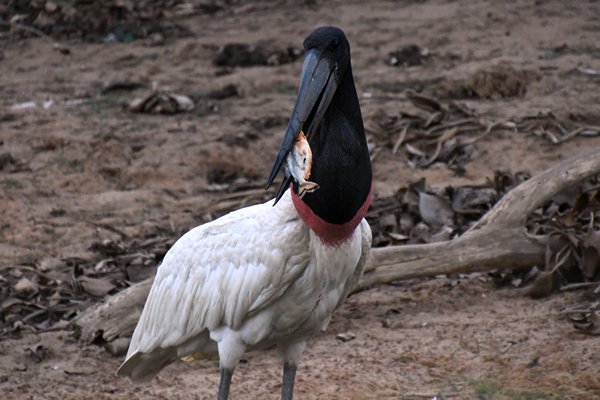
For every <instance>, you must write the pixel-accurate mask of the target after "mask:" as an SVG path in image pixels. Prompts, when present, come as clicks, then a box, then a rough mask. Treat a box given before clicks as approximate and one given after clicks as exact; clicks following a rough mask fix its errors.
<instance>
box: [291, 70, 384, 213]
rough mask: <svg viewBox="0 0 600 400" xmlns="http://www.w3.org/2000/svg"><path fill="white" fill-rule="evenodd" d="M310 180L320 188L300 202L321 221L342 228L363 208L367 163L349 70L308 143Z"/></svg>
mask: <svg viewBox="0 0 600 400" xmlns="http://www.w3.org/2000/svg"><path fill="white" fill-rule="evenodd" d="M310 146H311V149H312V154H313V162H312V171H311V175H310V180H311V181H313V182H316V183H318V184H319V186H320V188H319V189H318V190H316V191H315V192H312V193H307V194H306V195H305V196H304V197H303V199H302V200H303V201H304V202H305V203H306V204H307V205H308V206H309V207H310V208H311V209H312V211H313V212H314V213H315V214H317V215H318V216H319V217H321V218H322V219H323V220H325V221H327V222H330V223H334V224H343V223H346V222H348V221H350V220H351V219H352V218H353V217H354V216H355V215H356V213H357V211H358V210H359V209H360V207H361V206H362V205H363V204H364V202H365V200H366V199H367V196H368V195H369V191H370V189H371V181H372V174H371V160H370V157H369V149H368V147H367V140H366V138H365V132H364V127H363V121H362V115H361V113H360V106H359V104H358V96H357V95H356V88H355V87H354V77H353V76H352V68H351V67H350V66H348V70H347V71H346V73H345V74H344V77H343V78H342V80H341V82H340V84H339V86H338V88H337V90H336V93H335V95H334V97H333V98H332V100H331V103H330V105H329V107H328V109H327V111H326V113H325V115H324V116H323V120H322V121H321V124H320V126H319V128H318V130H317V131H316V132H315V133H314V135H313V137H312V138H311V139H310Z"/></svg>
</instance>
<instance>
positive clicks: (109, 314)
mask: <svg viewBox="0 0 600 400" xmlns="http://www.w3.org/2000/svg"><path fill="white" fill-rule="evenodd" d="M598 154H600V149H594V150H592V151H587V152H585V153H583V154H581V155H579V156H576V157H573V158H570V159H568V160H565V161H562V162H561V163H559V164H557V165H555V166H553V167H551V168H549V169H547V170H546V171H544V172H541V173H539V174H537V175H536V176H534V177H533V178H531V179H529V180H528V181H526V182H523V183H522V184H521V185H519V186H518V187H516V188H514V189H513V190H511V191H510V192H509V193H507V194H506V195H505V196H504V197H503V198H502V199H501V200H500V201H499V202H498V203H497V204H496V205H495V206H494V208H493V209H492V210H490V211H489V212H488V213H487V214H486V215H484V216H483V218H481V220H479V221H478V222H477V224H475V225H474V226H473V227H472V228H471V229H469V230H468V231H467V232H466V233H465V234H463V235H462V236H460V237H459V238H457V239H454V240H451V241H447V242H440V243H429V244H422V245H405V246H389V247H384V248H375V249H373V252H372V257H371V260H370V262H369V264H368V265H367V268H366V270H365V274H364V276H363V278H362V279H361V280H360V282H359V283H358V285H357V287H356V288H355V289H354V290H355V291H359V290H362V289H365V288H367V287H369V286H372V285H376V284H381V283H387V282H392V281H396V280H401V279H409V278H422V277H431V276H436V275H442V274H452V273H470V272H483V271H490V270H494V269H499V268H505V269H520V268H528V267H531V266H533V265H542V264H544V255H545V249H546V240H547V237H546V236H535V235H531V234H529V233H528V232H527V230H526V228H525V222H526V220H527V217H528V216H529V214H530V213H531V212H532V211H534V210H535V209H536V208H538V207H540V206H541V205H542V204H544V203H545V202H546V201H548V200H549V199H550V198H551V197H553V196H554V195H556V194H557V193H559V192H561V191H562V190H563V189H565V188H567V187H569V186H571V185H574V184H576V183H577V182H580V181H583V180H585V179H587V178H589V177H591V176H594V175H598V174H600V157H599V156H598ZM150 286H151V279H148V280H146V281H143V282H140V283H138V284H136V285H134V286H132V287H130V288H128V289H126V290H124V291H122V292H120V293H118V294H116V295H115V296H113V297H111V298H110V299H108V300H107V301H106V302H104V303H102V304H99V305H97V306H94V307H92V308H91V309H88V310H86V311H84V312H83V313H82V314H81V315H80V316H78V317H77V318H76V320H75V324H77V325H78V326H80V327H81V329H82V339H83V340H85V341H88V342H92V341H94V340H95V339H96V338H97V337H98V336H102V338H103V339H104V340H106V341H108V342H110V341H112V340H114V339H115V338H117V337H126V336H129V335H131V333H132V332H133V329H134V327H135V324H136V322H137V319H138V317H139V313H140V312H141V309H142V307H143V304H144V301H145V299H146V296H147V294H148V291H149V290H150Z"/></svg>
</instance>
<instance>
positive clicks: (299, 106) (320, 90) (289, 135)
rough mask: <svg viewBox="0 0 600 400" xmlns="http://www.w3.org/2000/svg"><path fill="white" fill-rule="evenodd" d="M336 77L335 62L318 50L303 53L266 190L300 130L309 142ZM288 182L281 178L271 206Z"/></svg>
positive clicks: (331, 93) (334, 87)
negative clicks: (296, 86) (294, 94)
mask: <svg viewBox="0 0 600 400" xmlns="http://www.w3.org/2000/svg"><path fill="white" fill-rule="evenodd" d="M340 78H341V76H340V72H339V69H338V65H337V63H335V62H334V61H332V60H331V59H330V58H328V57H324V56H323V55H322V54H321V52H320V51H318V50H314V49H313V50H309V51H308V52H306V54H305V56H304V65H303V66H302V75H301V77H300V89H299V90H298V98H297V99H296V105H295V106H294V111H293V112H292V116H291V118H290V122H289V123H288V127H287V130H286V132H285V136H284V138H283V143H282V144H281V148H280V149H279V153H278V154H277V159H276V160H275V164H274V165H273V169H271V173H270V174H269V179H268V181H267V186H266V189H268V188H269V187H270V186H271V185H272V184H273V180H274V179H275V177H276V176H277V173H278V172H279V170H280V169H281V166H282V164H283V163H284V161H285V159H286V157H287V156H288V154H289V152H290V150H292V147H293V146H294V143H295V141H296V138H297V137H298V135H299V134H300V131H301V130H302V131H304V134H305V135H306V138H307V139H308V140H309V143H310V138H311V137H312V135H313V134H314V132H315V131H316V130H317V127H318V126H319V124H320V123H321V120H322V119H323V115H324V114H325V111H327V107H329V103H330V102H331V99H332V97H333V95H334V94H335V90H336V89H337V86H338V83H339V80H340ZM290 181H291V178H286V179H284V180H283V183H282V185H281V187H280V188H279V190H278V191H277V195H276V196H275V203H274V204H273V205H275V204H277V202H278V201H279V199H280V198H281V196H282V195H283V193H284V192H285V190H286V189H287V188H288V187H289V185H290Z"/></svg>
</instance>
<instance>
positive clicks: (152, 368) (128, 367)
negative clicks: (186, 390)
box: [117, 349, 177, 383]
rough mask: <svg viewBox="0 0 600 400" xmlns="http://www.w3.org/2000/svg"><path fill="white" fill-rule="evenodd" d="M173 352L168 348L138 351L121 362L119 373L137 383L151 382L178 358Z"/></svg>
mask: <svg viewBox="0 0 600 400" xmlns="http://www.w3.org/2000/svg"><path fill="white" fill-rule="evenodd" d="M173 353H174V352H173V351H169V350H167V349H161V351H156V352H152V353H140V352H136V353H134V354H133V355H132V356H131V357H128V358H127V360H125V362H124V363H123V364H121V366H120V367H119V369H118V370H117V375H119V376H126V377H128V378H130V379H131V380H132V381H133V382H136V383H144V382H149V381H150V380H152V378H154V377H155V376H156V375H157V374H158V373H159V372H160V371H161V370H162V369H163V368H164V367H166V366H167V365H169V364H171V363H172V362H174V361H175V360H176V359H177V356H176V355H175V354H173Z"/></svg>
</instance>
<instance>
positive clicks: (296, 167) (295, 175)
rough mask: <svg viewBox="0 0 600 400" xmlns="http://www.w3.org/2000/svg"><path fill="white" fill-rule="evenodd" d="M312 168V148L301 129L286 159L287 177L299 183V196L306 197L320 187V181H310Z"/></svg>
mask: <svg viewBox="0 0 600 400" xmlns="http://www.w3.org/2000/svg"><path fill="white" fill-rule="evenodd" d="M311 168H312V150H311V149H310V145H309V144H308V140H306V136H305V135H304V132H302V131H300V134H299V135H298V138H296V143H294V146H293V147H292V150H291V151H290V154H289V155H288V156H287V158H286V159H285V177H286V180H287V179H294V181H295V182H296V183H297V184H298V196H299V197H300V198H302V197H304V195H305V194H306V193H311V192H314V191H315V190H317V189H318V188H319V184H318V183H314V182H310V181H309V180H308V178H310V170H311Z"/></svg>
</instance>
